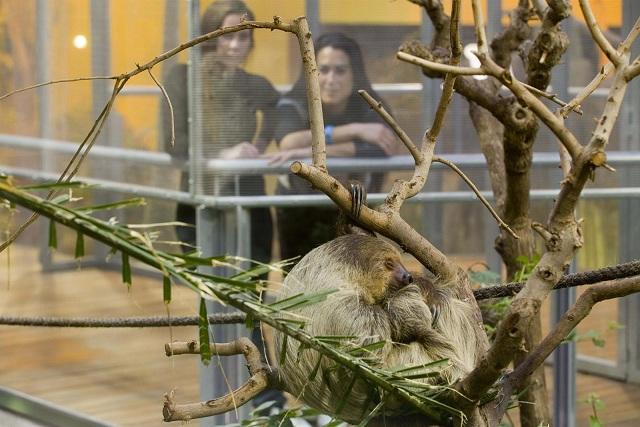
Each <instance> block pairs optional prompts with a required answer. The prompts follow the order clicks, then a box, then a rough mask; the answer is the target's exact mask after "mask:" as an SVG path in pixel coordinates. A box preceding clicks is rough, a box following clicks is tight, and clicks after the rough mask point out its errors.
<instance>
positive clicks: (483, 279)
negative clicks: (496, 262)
mask: <svg viewBox="0 0 640 427" xmlns="http://www.w3.org/2000/svg"><path fill="white" fill-rule="evenodd" d="M469 277H470V278H471V280H473V281H474V282H478V283H482V284H484V285H495V284H497V283H500V275H499V274H498V273H496V272H495V271H491V270H486V271H471V272H469Z"/></svg>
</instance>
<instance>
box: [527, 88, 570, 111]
mask: <svg viewBox="0 0 640 427" xmlns="http://www.w3.org/2000/svg"><path fill="white" fill-rule="evenodd" d="M522 86H524V87H526V88H527V89H529V90H530V91H531V92H533V93H535V94H536V95H538V96H542V97H543V98H547V99H548V100H550V101H553V102H555V103H556V104H558V105H560V106H561V107H563V108H567V105H568V104H567V103H566V102H564V101H563V100H561V99H560V98H558V95H556V94H555V93H549V92H545V91H543V90H540V89H538V88H537V87H535V86H531V85H528V84H526V83H522ZM571 110H572V111H575V112H576V114H579V115H582V114H583V112H582V109H581V108H580V107H579V106H576V107H575V108H572V109H571ZM571 110H570V111H571Z"/></svg>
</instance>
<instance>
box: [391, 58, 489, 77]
mask: <svg viewBox="0 0 640 427" xmlns="http://www.w3.org/2000/svg"><path fill="white" fill-rule="evenodd" d="M396 58H398V59H399V60H401V61H404V62H408V63H410V64H414V65H418V66H420V67H422V68H426V69H427V70H433V71H438V72H440V73H450V74H455V75H457V76H484V75H486V74H487V72H486V71H485V70H484V69H482V68H474V67H459V66H453V65H449V64H442V63H440V62H435V61H428V60H426V59H423V58H419V57H417V56H413V55H411V54H409V53H406V52H398V53H396Z"/></svg>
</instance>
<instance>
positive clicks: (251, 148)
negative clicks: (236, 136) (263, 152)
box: [220, 142, 260, 160]
mask: <svg viewBox="0 0 640 427" xmlns="http://www.w3.org/2000/svg"><path fill="white" fill-rule="evenodd" d="M259 155H260V152H259V151H258V148H257V147H256V146H255V145H253V144H251V143H250V142H241V143H240V144H236V145H234V146H233V147H230V148H225V149H224V150H222V151H221V152H220V158H221V159H225V160H234V159H255V158H256V157H258V156H259Z"/></svg>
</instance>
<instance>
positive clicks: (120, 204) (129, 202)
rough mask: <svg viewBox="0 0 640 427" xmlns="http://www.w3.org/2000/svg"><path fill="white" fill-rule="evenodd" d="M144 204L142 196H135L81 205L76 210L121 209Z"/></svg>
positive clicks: (84, 211)
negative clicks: (115, 200)
mask: <svg viewBox="0 0 640 427" xmlns="http://www.w3.org/2000/svg"><path fill="white" fill-rule="evenodd" d="M146 204H147V202H146V200H145V199H143V198H142V197H135V198H132V199H126V200H120V201H117V202H113V203H105V204H102V205H93V206H83V207H81V208H78V210H79V211H80V212H83V213H92V212H98V211H106V210H110V209H122V208H127V207H130V206H144V205H146Z"/></svg>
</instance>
